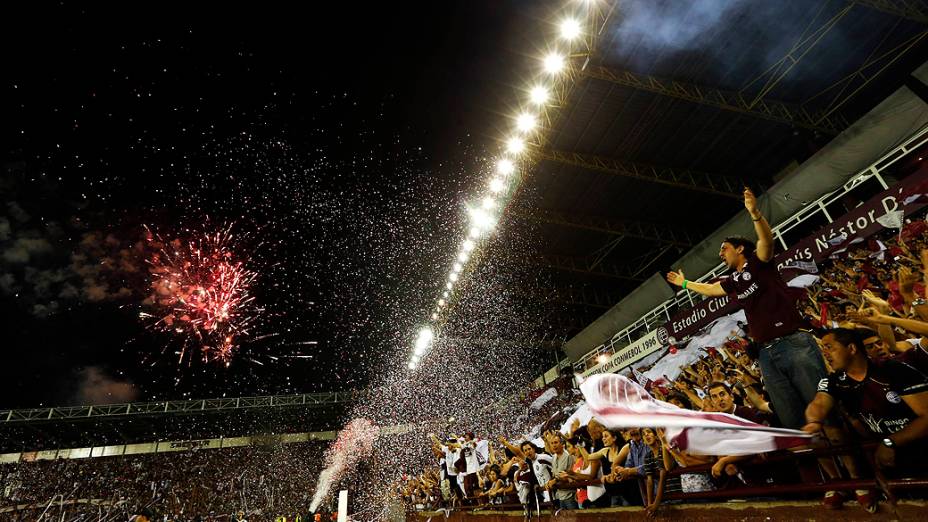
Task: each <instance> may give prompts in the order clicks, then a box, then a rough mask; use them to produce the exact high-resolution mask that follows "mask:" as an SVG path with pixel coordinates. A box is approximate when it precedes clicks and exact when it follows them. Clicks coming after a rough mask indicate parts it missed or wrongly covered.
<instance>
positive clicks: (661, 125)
mask: <svg viewBox="0 0 928 522" xmlns="http://www.w3.org/2000/svg"><path fill="white" fill-rule="evenodd" d="M605 9H608V6H606V7H605ZM926 35H928V6H926V5H925V4H924V3H922V2H891V1H865V2H845V1H834V0H831V1H815V2H807V1H795V0H791V1H783V2H765V1H743V2H715V1H711V2H692V3H691V2H674V1H672V0H657V1H653V2H651V1H647V2H646V1H644V0H626V1H622V2H618V3H616V4H615V7H614V10H613V11H612V12H611V14H610V15H609V17H608V18H607V21H606V24H605V26H604V28H603V31H602V32H601V33H600V35H599V37H598V39H597V40H596V44H595V47H594V49H593V52H592V57H591V58H590V60H589V62H588V63H587V64H586V65H585V67H584V68H583V70H582V72H578V73H577V74H576V77H575V78H574V83H573V87H572V88H571V89H570V90H569V93H568V94H567V95H566V99H565V101H564V103H563V106H562V108H561V110H560V112H559V113H558V115H557V116H555V118H554V120H553V121H554V123H553V125H552V127H551V128H550V129H547V130H546V133H547V134H546V137H545V140H544V143H543V146H542V149H541V150H538V151H536V156H535V158H536V160H537V163H536V165H535V168H534V170H533V171H532V172H531V173H530V174H529V176H528V180H527V182H526V188H527V189H528V190H527V191H526V192H524V193H523V194H522V195H521V196H520V197H519V198H517V200H516V201H515V202H514V203H513V205H512V206H511V207H510V209H509V210H508V217H507V219H509V220H512V221H525V222H530V223H534V224H536V225H537V226H538V227H539V229H540V231H541V235H542V241H541V244H543V245H544V247H543V253H542V254H541V255H539V256H538V258H537V259H535V260H533V261H534V263H535V264H537V265H538V266H539V267H541V268H543V269H544V270H545V271H546V272H549V273H550V274H551V281H552V284H553V288H552V289H551V292H550V293H549V294H546V297H542V299H548V300H549V301H550V302H551V304H552V306H554V307H555V308H556V309H558V310H559V311H558V313H554V314H552V315H551V317H557V320H556V322H555V324H553V325H550V326H551V327H552V328H553V329H554V330H555V331H557V332H558V334H559V335H562V336H563V337H562V339H566V338H569V337H570V336H572V335H574V334H576V333H577V332H579V331H580V330H581V329H582V328H584V327H585V326H586V325H588V324H589V323H590V322H591V321H593V320H594V319H595V318H597V317H598V316H600V315H601V314H602V313H603V312H605V311H606V310H608V309H609V308H610V307H611V306H612V305H614V304H615V303H617V302H618V301H619V300H621V299H622V298H623V297H625V296H627V295H628V294H629V293H630V292H631V291H632V290H634V289H635V288H636V287H638V286H639V285H640V284H641V283H642V282H644V281H645V280H647V279H648V278H649V277H651V276H652V275H653V274H654V273H656V272H657V271H659V270H666V269H667V268H669V266H670V264H671V263H673V262H674V261H675V260H677V259H679V258H680V257H681V256H682V255H683V254H684V253H686V252H687V251H689V250H690V248H691V247H692V246H694V245H697V244H698V243H699V242H700V241H701V240H702V239H703V238H705V237H706V236H707V235H708V234H709V233H710V232H712V231H713V230H715V229H716V228H718V227H719V226H720V225H722V224H723V223H725V222H726V221H727V220H729V219H730V218H731V217H732V216H733V215H734V214H735V213H737V212H738V211H739V210H741V209H742V208H743V207H742V203H741V191H742V187H743V186H744V185H745V184H747V185H748V186H751V187H752V188H754V190H755V192H758V193H759V192H762V191H763V190H764V189H765V188H767V187H770V186H772V185H773V184H774V183H775V182H776V181H777V180H779V179H781V178H782V176H784V175H785V174H787V173H788V172H789V171H790V170H792V169H793V168H795V167H796V166H798V164H800V163H802V162H803V161H804V160H806V159H807V158H809V157H810V156H812V155H813V154H814V153H815V152H816V151H817V150H819V149H820V148H821V147H823V146H824V145H825V144H827V143H828V142H829V141H830V140H831V139H832V137H834V136H835V135H837V134H839V133H840V132H841V131H843V130H845V129H846V128H847V127H848V126H849V125H850V124H851V123H853V122H854V121H855V120H856V119H857V118H859V117H860V116H861V115H863V114H865V113H866V112H867V111H869V110H870V109H872V108H873V107H874V106H875V105H877V103H879V102H880V101H882V100H883V99H884V98H886V96H887V95H889V94H890V93H892V92H893V91H895V90H896V89H898V88H899V87H900V86H902V85H904V84H906V82H911V81H912V79H911V77H910V73H911V72H912V71H913V70H914V69H915V68H916V67H917V66H918V65H920V64H921V63H922V62H924V61H925V58H926V50H928V38H925V36H926ZM530 297H531V298H533V299H539V297H538V296H530Z"/></svg>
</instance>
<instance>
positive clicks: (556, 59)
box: [542, 53, 564, 74]
mask: <svg viewBox="0 0 928 522" xmlns="http://www.w3.org/2000/svg"><path fill="white" fill-rule="evenodd" d="M542 63H543V64H544V67H545V72H547V73H549V74H557V73H559V72H561V71H562V70H563V69H564V57H563V56H561V55H559V54H557V53H550V54H549V55H548V56H545V58H544V60H543V61H542Z"/></svg>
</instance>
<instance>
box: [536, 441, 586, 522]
mask: <svg viewBox="0 0 928 522" xmlns="http://www.w3.org/2000/svg"><path fill="white" fill-rule="evenodd" d="M545 441H546V442H547V445H548V449H549V451H550V452H551V475H552V477H551V479H549V480H548V482H547V483H545V485H544V488H545V489H547V490H548V491H549V492H550V493H551V500H552V502H553V503H554V506H555V507H557V508H561V509H579V507H580V506H579V505H577V493H576V490H575V489H574V488H573V487H571V485H570V482H569V481H565V480H562V479H561V478H560V477H562V476H563V475H564V474H566V473H568V472H570V471H573V468H574V457H573V455H571V454H570V453H568V452H567V451H566V450H565V449H564V439H563V435H561V434H560V432H548V433H546V434H545Z"/></svg>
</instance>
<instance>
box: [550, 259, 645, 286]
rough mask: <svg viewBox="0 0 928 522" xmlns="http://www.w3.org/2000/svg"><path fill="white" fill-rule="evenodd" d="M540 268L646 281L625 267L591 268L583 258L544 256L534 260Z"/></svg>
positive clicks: (588, 261)
mask: <svg viewBox="0 0 928 522" xmlns="http://www.w3.org/2000/svg"><path fill="white" fill-rule="evenodd" d="M533 261H534V263H535V264H537V265H538V266H543V267H547V268H552V269H554V270H560V271H562V272H574V273H578V274H586V275H591V276H595V277H605V278H610V279H621V280H624V281H636V282H641V281H644V280H645V278H644V277H640V276H637V275H635V274H634V273H633V272H632V270H630V269H628V268H625V267H618V266H608V265H605V266H604V265H602V264H599V265H598V266H596V267H595V268H591V267H590V264H591V261H590V260H588V259H586V258H582V257H569V256H557V255H552V254H543V255H539V256H536V257H535V258H534V259H533Z"/></svg>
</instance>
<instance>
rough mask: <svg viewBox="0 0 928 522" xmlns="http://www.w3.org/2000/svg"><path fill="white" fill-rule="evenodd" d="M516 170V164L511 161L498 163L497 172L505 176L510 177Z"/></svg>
mask: <svg viewBox="0 0 928 522" xmlns="http://www.w3.org/2000/svg"><path fill="white" fill-rule="evenodd" d="M515 170H516V166H515V164H514V163H513V162H512V160H511V159H508V158H503V159H501V160H499V161H498V162H497V163H496V172H499V173H500V174H502V175H503V176H508V175H510V174H512V173H513V172H514V171H515Z"/></svg>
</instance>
